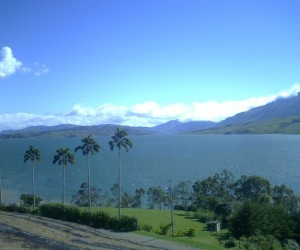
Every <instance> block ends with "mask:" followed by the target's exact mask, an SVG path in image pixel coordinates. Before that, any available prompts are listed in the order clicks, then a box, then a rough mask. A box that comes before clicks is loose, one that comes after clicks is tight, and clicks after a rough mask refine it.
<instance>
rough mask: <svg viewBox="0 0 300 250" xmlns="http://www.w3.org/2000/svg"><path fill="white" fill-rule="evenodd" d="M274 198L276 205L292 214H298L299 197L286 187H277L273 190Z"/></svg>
mask: <svg viewBox="0 0 300 250" xmlns="http://www.w3.org/2000/svg"><path fill="white" fill-rule="evenodd" d="M272 198H273V201H274V205H277V206H280V207H282V208H284V209H286V210H287V211H288V212H291V213H296V212H297V209H298V203H299V197H297V196H296V195H295V194H294V191H293V190H292V189H290V188H288V187H287V186H286V185H280V186H275V187H274V188H273V190H272Z"/></svg>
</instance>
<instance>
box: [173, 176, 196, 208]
mask: <svg viewBox="0 0 300 250" xmlns="http://www.w3.org/2000/svg"><path fill="white" fill-rule="evenodd" d="M173 196H174V203H175V207H176V209H181V210H188V208H189V206H191V203H192V200H193V193H192V187H191V182H190V181H182V182H180V183H179V184H178V185H175V186H174V192H173Z"/></svg>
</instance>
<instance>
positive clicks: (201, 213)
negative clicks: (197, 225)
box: [194, 209, 215, 223]
mask: <svg viewBox="0 0 300 250" xmlns="http://www.w3.org/2000/svg"><path fill="white" fill-rule="evenodd" d="M194 216H195V218H196V219H197V220H199V221H200V222H202V223H206V222H208V221H211V220H213V219H215V215H214V213H213V212H210V211H207V210H204V209H200V210H198V211H197V212H195V213H194Z"/></svg>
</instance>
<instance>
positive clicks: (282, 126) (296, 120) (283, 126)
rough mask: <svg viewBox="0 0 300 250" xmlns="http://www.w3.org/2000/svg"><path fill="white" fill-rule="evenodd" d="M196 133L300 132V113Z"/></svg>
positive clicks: (197, 132)
mask: <svg viewBox="0 0 300 250" xmlns="http://www.w3.org/2000/svg"><path fill="white" fill-rule="evenodd" d="M195 133H196V134H300V115H294V116H289V117H286V118H276V119H270V120H266V121H261V122H254V123H245V124H238V125H227V126H222V127H217V128H212V129H207V130H201V131H196V132H195Z"/></svg>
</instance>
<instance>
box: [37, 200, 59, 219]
mask: <svg viewBox="0 0 300 250" xmlns="http://www.w3.org/2000/svg"><path fill="white" fill-rule="evenodd" d="M64 210H65V206H64V205H63V204H59V203H48V204H43V205H42V206H40V213H41V215H42V216H45V217H48V218H52V219H58V220H64V217H65V214H64Z"/></svg>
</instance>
